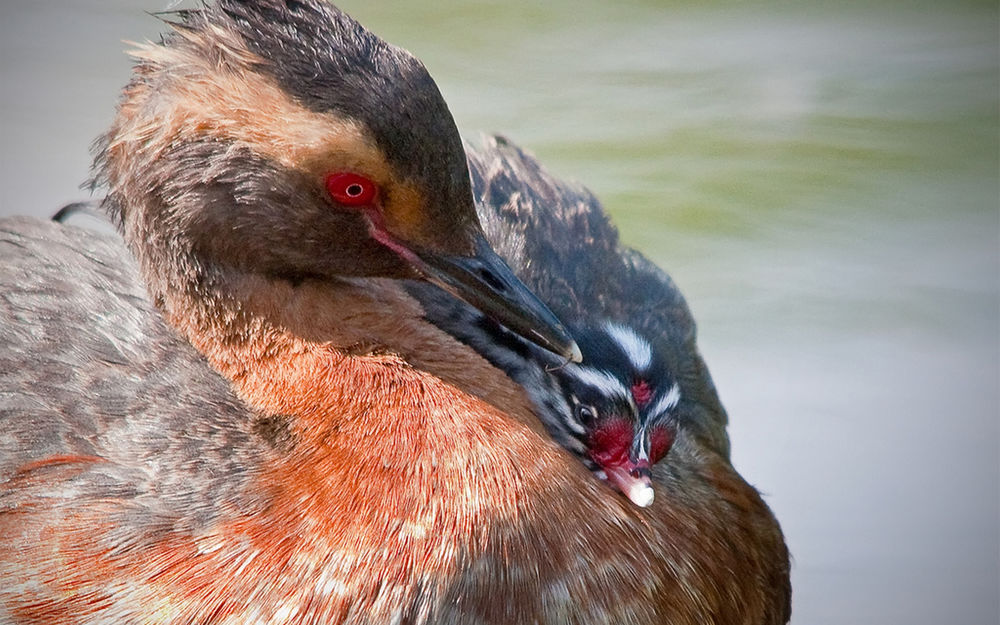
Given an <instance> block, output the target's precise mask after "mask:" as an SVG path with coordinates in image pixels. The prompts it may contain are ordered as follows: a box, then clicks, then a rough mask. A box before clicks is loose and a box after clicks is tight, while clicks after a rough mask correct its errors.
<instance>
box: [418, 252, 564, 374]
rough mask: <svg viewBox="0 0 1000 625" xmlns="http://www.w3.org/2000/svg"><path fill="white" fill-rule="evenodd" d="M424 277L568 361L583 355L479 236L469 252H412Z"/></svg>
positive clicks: (553, 316) (555, 319) (557, 321)
mask: <svg viewBox="0 0 1000 625" xmlns="http://www.w3.org/2000/svg"><path fill="white" fill-rule="evenodd" d="M416 255H417V256H418V257H419V258H420V260H421V261H423V262H422V263H421V264H422V266H421V270H423V272H424V273H425V274H426V278H427V279H428V280H429V281H430V282H433V283H434V284H436V285H437V286H439V287H441V288H442V289H444V290H445V291H447V292H449V293H451V294H452V295H454V296H455V297H458V298H460V299H462V300H464V301H465V302H467V303H468V304H470V305H472V306H474V307H476V308H477V309H479V311H480V312H482V313H483V314H485V315H487V316H488V317H491V318H492V319H494V320H495V321H497V322H499V323H502V324H503V325H505V326H506V327H507V328H508V329H509V330H511V331H512V332H514V333H516V334H518V335H520V336H522V337H523V338H525V339H526V340H528V341H531V342H532V343H535V344H536V345H540V346H541V347H543V348H545V349H547V350H549V351H551V352H553V353H555V354H557V355H559V356H561V357H563V358H567V359H569V360H571V361H572V362H580V361H581V360H582V359H583V357H582V355H581V354H580V348H579V347H578V346H577V344H576V341H574V340H573V338H572V337H571V336H570V335H569V332H567V331H566V328H565V327H564V326H563V324H562V323H561V322H560V321H559V319H557V318H556V316H555V315H554V314H552V311H551V310H549V308H548V306H546V305H545V304H543V303H542V301H541V300H539V299H538V297H536V296H535V294H534V293H532V292H531V291H530V290H528V287H526V286H525V285H524V283H522V282H521V281H520V280H518V278H517V276H515V275H514V272H513V271H512V270H511V268H510V267H508V266H507V263H505V262H504V261H503V259H501V258H500V257H499V256H497V253H496V252H494V251H493V248H491V247H490V245H489V243H487V242H486V239H484V238H483V237H482V236H480V237H478V238H477V240H476V249H475V253H474V254H473V255H472V256H444V255H439V254H432V253H426V252H417V254H416Z"/></svg>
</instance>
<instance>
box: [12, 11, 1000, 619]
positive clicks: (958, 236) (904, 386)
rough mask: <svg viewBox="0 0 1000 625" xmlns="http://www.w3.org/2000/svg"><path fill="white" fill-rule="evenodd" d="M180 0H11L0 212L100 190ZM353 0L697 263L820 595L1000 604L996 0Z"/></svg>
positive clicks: (803, 562) (814, 603)
mask: <svg viewBox="0 0 1000 625" xmlns="http://www.w3.org/2000/svg"><path fill="white" fill-rule="evenodd" d="M171 4H174V5H176V4H178V3H176V2H174V3H168V2H167V1H166V0H160V1H159V2H156V1H145V2H139V1H137V0H131V1H127V0H76V1H74V2H72V3H70V2H54V1H50V0H41V1H38V2H31V3H29V2H10V1H5V2H3V3H2V4H0V188H2V189H3V192H2V196H0V214H3V215H7V214H15V213H30V214H35V215H39V216H47V215H49V214H51V213H52V212H53V211H54V209H56V208H57V207H59V206H60V205H62V204H63V203H66V202H69V201H72V200H77V199H82V198H84V197H86V194H85V193H84V192H82V191H80V190H79V189H78V188H77V187H78V184H79V183H80V182H82V181H83V180H84V179H85V178H86V176H87V169H88V163H89V155H88V151H87V150H88V146H89V144H90V142H91V140H92V139H93V138H94V137H95V136H96V135H97V134H98V133H99V132H101V131H102V130H103V129H104V127H105V126H106V125H107V124H108V123H109V121H110V119H111V115H112V111H113V106H114V103H115V100H116V97H117V92H118V90H119V89H120V87H121V86H122V85H123V84H124V83H125V81H126V79H127V76H128V71H129V62H128V61H127V59H126V58H125V57H124V56H123V55H122V53H121V51H122V50H123V49H124V47H125V46H124V45H123V44H122V42H121V40H123V39H132V40H141V39H144V38H152V37H154V36H155V35H156V33H158V32H159V31H160V30H161V26H160V25H159V24H158V22H157V21H156V20H155V19H153V18H152V17H150V16H148V15H146V14H145V13H144V11H155V10H161V9H164V8H169V7H170V6H171ZM341 4H342V6H343V7H344V8H345V9H348V10H349V11H350V12H352V13H353V14H354V15H355V17H357V18H359V19H360V20H361V21H362V22H363V23H365V24H366V25H367V26H369V27H370V28H372V29H373V30H375V31H376V32H377V33H379V34H380V35H382V36H383V37H385V38H387V39H389V40H390V41H392V42H394V43H396V44H398V45H401V46H403V47H406V48H408V49H409V50H411V51H412V52H414V53H415V54H416V55H417V56H419V57H420V58H422V59H423V60H424V62H425V63H426V65H427V66H428V68H429V69H430V70H431V73H432V74H433V75H434V76H435V78H436V79H437V81H438V83H439V85H440V87H441V89H442V91H443V92H444V95H445V97H446V99H447V100H448V102H449V103H450V106H451V108H452V111H453V112H454V114H455V117H456V119H457V120H458V123H459V125H460V126H461V128H462V129H463V131H464V132H465V133H466V134H467V135H468V136H475V135H476V134H477V133H478V132H480V131H488V132H501V133H503V134H505V135H507V136H509V137H510V138H511V139H513V140H514V141H516V142H518V143H520V144H521V145H523V146H525V147H527V148H529V149H530V150H532V151H533V152H534V153H536V154H537V155H538V156H539V157H540V158H541V160H542V161H543V162H544V163H546V164H547V165H548V167H549V168H550V169H551V170H553V171H554V172H556V173H558V174H560V175H562V176H565V177H568V178H572V179H576V180H579V181H581V182H583V183H585V184H587V185H588V186H589V187H590V188H591V189H593V190H594V191H595V192H596V193H597V194H598V195H599V196H600V197H601V198H602V200H603V201H604V203H605V205H606V207H607V208H608V209H609V210H610V211H611V213H612V214H613V215H614V217H615V220H616V222H617V223H618V225H619V226H620V228H621V230H622V233H623V236H624V238H625V240H626V241H627V242H629V243H630V244H631V245H633V246H635V247H638V248H639V249H641V250H642V251H644V252H645V253H646V254H647V255H649V256H651V257H652V258H653V259H655V260H656V261H657V262H658V263H659V264H660V265H661V266H663V267H664V268H666V269H667V270H668V271H670V272H671V274H672V275H673V276H674V278H675V279H676V281H677V282H678V284H679V285H680V286H681V288H682V289H683V290H684V292H685V293H686V295H687V297H688V299H689V302H690V304H691V306H692V308H693V311H694V314H695V316H696V318H697V319H698V321H699V327H700V337H701V345H702V349H703V352H704V354H705V356H706V358H707V360H708V363H709V365H710V367H711V369H712V372H713V374H714V376H715V379H716V382H717V384H718V387H719V389H720V392H721V394H722V398H723V400H724V402H725V404H726V406H727V408H728V409H729V412H730V416H731V420H732V426H731V435H732V438H733V450H734V451H733V459H734V463H735V465H736V466H737V468H738V469H740V470H741V471H742V473H743V474H744V476H746V478H747V479H748V480H749V481H750V482H751V483H753V484H755V485H756V486H757V487H758V488H760V489H761V490H762V492H763V493H764V494H765V496H766V498H767V501H768V502H769V503H770V505H771V506H772V507H773V508H774V510H775V512H776V514H777V516H778V518H779V519H780V520H781V522H782V526H783V528H784V530H785V532H786V536H787V539H788V543H789V546H790V548H791V550H792V553H793V556H794V566H793V585H794V591H795V595H794V616H793V622H794V623H798V624H802V625H822V624H831V625H834V624H836V625H840V624H848V623H850V624H855V625H862V624H871V625H885V624H896V623H898V624H928V625H930V624H935V625H936V624H943V623H949V624H967V625H983V624H992V623H997V622H998V593H1000V590H998V589H1000V577H998V560H1000V541H998V534H1000V511H998V498H1000V477H998V476H1000V464H998V456H1000V453H998V445H1000V432H998V422H1000V416H998V413H1000V398H998V386H1000V364H998V361H1000V356H998V354H1000V294H998V291H1000V252H998V250H1000V205H998V204H1000V188H998V150H1000V148H998V144H1000V128H998V106H1000V94H998V90H1000V84H998V80H1000V79H998V72H1000V70H998V66H1000V59H998V56H1000V47H998V7H997V4H996V2H944V3H932V2H925V3H921V2H901V1H900V2H893V1H889V0H877V1H875V2H850V1H845V2H837V3H834V2H825V1H822V0H813V1H811V2H763V1H754V0H748V1H745V2H720V3H713V4H711V5H708V4H707V3H698V2H653V1H645V2H643V1H637V0H628V1H619V2H606V1H603V0H573V1H570V0H558V1H548V2H545V3H536V2H528V1H525V0H517V1H510V0H506V1H503V2H501V1H499V0H496V1H468V2H457V1H453V0H448V1H439V2H436V3H433V6H431V4H430V3H428V4H426V5H423V6H418V5H417V4H415V3H406V2H402V1H392V2H379V3H369V2H364V1H363V0H347V1H345V2H342V3H341ZM182 6H186V5H182ZM0 262H2V259H0Z"/></svg>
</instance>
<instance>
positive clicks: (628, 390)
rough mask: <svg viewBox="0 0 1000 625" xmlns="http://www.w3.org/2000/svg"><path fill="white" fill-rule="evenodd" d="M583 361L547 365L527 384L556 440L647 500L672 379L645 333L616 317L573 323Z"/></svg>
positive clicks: (665, 428) (675, 390) (671, 408)
mask: <svg viewBox="0 0 1000 625" xmlns="http://www.w3.org/2000/svg"><path fill="white" fill-rule="evenodd" d="M574 336H575V337H576V339H577V340H578V341H579V344H580V347H581V350H582V352H583V356H584V359H583V362H581V363H579V364H568V365H562V366H556V365H554V364H550V365H548V367H547V374H546V375H547V377H546V378H545V379H544V380H536V382H535V383H529V384H528V391H529V394H530V395H531V396H532V399H533V401H534V402H535V405H536V406H537V407H538V410H539V413H540V416H541V418H542V420H543V421H544V422H545V423H546V425H547V426H548V427H549V429H550V431H551V432H552V433H553V435H554V437H555V438H556V440H557V441H558V442H560V443H561V444H562V445H563V446H564V447H566V448H567V449H569V450H570V451H572V452H573V453H575V454H576V455H577V456H579V457H580V459H581V460H582V461H583V462H584V463H585V464H586V465H587V466H588V467H590V468H591V469H592V470H593V471H594V472H595V473H596V474H597V475H598V476H599V477H601V478H602V479H604V480H606V481H607V482H608V483H609V484H611V485H612V486H613V487H614V488H616V489H617V490H619V491H621V492H622V493H623V494H625V496H627V497H628V498H629V499H631V500H632V501H633V502H634V503H635V504H637V505H639V506H648V505H649V504H651V503H652V501H653V496H654V493H653V488H652V481H651V476H652V469H653V465H655V464H656V463H657V462H659V461H660V460H662V459H663V458H664V457H665V456H666V455H667V453H668V452H669V451H670V448H671V446H672V445H673V442H674V439H675V437H676V435H677V427H678V420H677V418H676V415H675V409H676V408H677V405H678V403H679V402H680V399H681V394H680V387H679V386H678V384H677V383H676V382H675V381H674V379H673V376H672V375H671V373H670V371H669V369H668V368H667V367H666V364H665V362H664V361H663V359H662V358H661V357H660V355H659V354H657V353H656V352H655V350H653V348H652V346H651V345H650V343H649V342H648V341H646V340H645V339H643V338H642V337H641V336H639V335H638V334H637V333H636V332H634V331H633V330H632V329H630V328H628V327H627V326H624V325H620V324H616V323H610V322H608V323H604V324H603V325H598V326H592V327H584V328H576V329H575V331H574Z"/></svg>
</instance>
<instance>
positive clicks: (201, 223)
mask: <svg viewBox="0 0 1000 625" xmlns="http://www.w3.org/2000/svg"><path fill="white" fill-rule="evenodd" d="M172 16H173V18H171V21H170V22H169V23H170V24H171V25H172V27H173V30H174V32H173V33H171V34H170V35H168V36H166V37H164V39H163V40H162V41H161V42H160V43H158V44H144V45H139V46H138V47H137V48H136V49H135V50H134V52H133V55H134V56H135V57H136V59H137V60H138V63H137V66H136V68H135V71H134V73H133V79H132V81H131V82H130V83H129V85H128V86H127V87H126V89H125V91H124V94H123V98H122V101H121V104H120V106H119V112H118V115H117V117H116V119H115V122H114V124H113V126H112V128H111V130H110V131H109V132H108V134H107V135H106V136H105V137H104V139H103V141H101V143H100V153H99V156H98V162H97V164H98V169H99V178H100V179H102V180H103V181H104V182H106V183H107V185H108V188H109V193H108V196H107V198H108V199H107V206H108V207H109V209H110V211H111V212H112V214H113V215H114V216H116V217H117V219H118V221H119V223H120V225H121V229H122V231H123V234H124V236H125V238H126V241H127V242H128V243H129V245H130V246H131V248H132V250H133V252H134V253H135V254H136V256H137V258H138V260H139V263H140V267H141V268H142V271H143V273H144V277H145V278H146V281H147V284H148V285H149V287H150V289H151V291H152V294H153V296H154V297H156V298H158V299H162V297H163V294H164V293H166V292H169V291H171V290H177V289H188V290H190V289H196V290H197V289H204V288H206V287H207V286H210V285H213V284H223V283H225V282H227V281H232V277H233V274H234V273H235V274H252V275H263V276H265V277H268V278H271V279H278V280H288V281H291V282H293V283H298V282H301V281H305V280H310V281H328V282H335V281H337V280H339V279H341V278H345V277H348V278H349V277H387V278H399V279H402V278H416V279H423V280H427V281H430V282H432V283H434V284H437V285H438V286H440V287H442V288H444V289H445V290H447V291H448V292H450V293H452V294H453V295H456V296H458V297H460V298H462V299H464V300H466V301H467V302H469V303H470V304H472V305H473V306H475V307H476V308H478V309H480V310H482V311H483V312H484V313H486V314H487V315H489V316H491V317H492V318H494V319H496V320H497V321H498V322H500V323H502V324H504V325H506V326H507V327H509V328H510V329H511V330H513V331H514V332H516V333H518V334H519V335H521V336H524V337H525V338H526V339H528V340H530V341H532V342H534V343H536V344H538V345H541V346H542V347H544V348H546V349H549V350H551V351H553V352H555V353H557V354H560V355H562V356H563V357H567V358H570V359H576V360H578V359H579V350H578V348H577V346H576V344H575V343H574V341H573V340H572V339H571V338H570V337H569V335H568V333H567V332H566V330H565V329H564V328H563V327H562V325H561V324H560V323H559V321H558V320H557V319H556V317H555V316H554V315H553V314H552V313H551V312H550V311H549V309H548V308H547V307H546V306H545V305H544V304H542V303H541V302H540V301H539V300H538V299H537V298H536V297H535V296H534V295H533V294H532V293H531V292H530V291H529V290H528V289H527V287H525V286H524V285H523V284H522V283H521V282H520V281H519V280H518V279H517V278H516V277H515V276H514V274H513V272H512V271H511V270H510V268H509V267H508V266H507V265H506V264H505V263H504V262H503V261H502V260H501V259H500V258H499V257H498V256H497V255H496V254H495V253H494V252H493V250H492V249H491V248H490V246H489V245H488V244H487V243H486V240H485V238H484V236H483V233H482V229H481V226H480V224H479V221H478V218H477V217H476V213H475V208H474V204H473V198H472V193H471V189H470V182H469V172H468V169H467V165H466V159H465V152H464V150H463V147H462V142H461V139H460V137H459V133H458V130H457V128H456V126H455V123H454V120H453V119H452V117H451V114H450V112H449V111H448V108H447V106H446V104H445V102H444V99H443V98H442V96H441V94H440V92H439V91H438V88H437V86H436V85H435V83H434V81H433V80H432V79H431V77H430V75H429V74H428V72H427V70H426V69H425V68H424V66H423V65H422V64H421V63H420V62H419V61H418V60H417V59H415V58H414V57H413V56H411V55H410V54H409V53H407V52H406V51H404V50H402V49H400V48H397V47H395V46H392V45H390V44H387V43H385V42H384V41H382V40H381V39H379V38H378V37H376V36H375V35H373V34H372V33H370V32H368V31H367V30H365V29H364V28H363V27H362V26H361V25H359V24H358V23H357V22H355V21H354V20H353V19H352V18H350V17H349V16H347V15H346V14H344V13H342V12H341V11H339V10H338V9H336V8H335V7H333V6H332V5H330V4H328V3H327V2H322V1H320V0H297V1H294V0H255V1H251V0H242V1H241V0H219V1H218V2H216V3H215V4H214V5H212V6H209V7H206V8H204V9H202V10H192V11H181V12H177V13H174V14H172Z"/></svg>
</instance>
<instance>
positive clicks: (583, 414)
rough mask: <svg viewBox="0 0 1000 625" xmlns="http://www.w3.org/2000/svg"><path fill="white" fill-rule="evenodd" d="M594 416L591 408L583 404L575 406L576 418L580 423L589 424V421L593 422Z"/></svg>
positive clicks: (594, 413)
mask: <svg viewBox="0 0 1000 625" xmlns="http://www.w3.org/2000/svg"><path fill="white" fill-rule="evenodd" d="M596 416H597V413H596V412H595V411H594V409H593V408H592V407H590V406H585V405H583V404H577V406H576V418H577V419H579V420H580V421H581V422H582V423H590V422H591V421H593V420H594V417H596Z"/></svg>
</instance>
